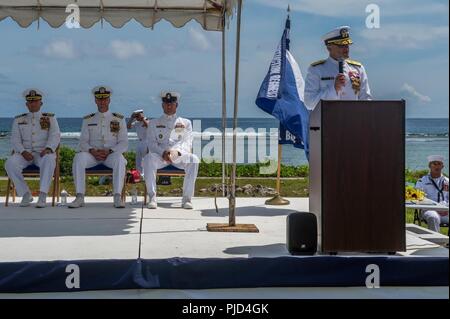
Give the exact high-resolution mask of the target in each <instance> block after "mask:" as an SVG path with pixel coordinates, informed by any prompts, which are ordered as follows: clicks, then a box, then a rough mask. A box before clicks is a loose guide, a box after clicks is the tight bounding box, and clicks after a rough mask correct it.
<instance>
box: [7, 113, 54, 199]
mask: <svg viewBox="0 0 450 319" xmlns="http://www.w3.org/2000/svg"><path fill="white" fill-rule="evenodd" d="M60 139H61V134H60V130H59V125H58V121H57V120H56V118H55V116H54V114H52V113H42V112H40V111H39V112H34V113H33V112H29V113H24V114H22V115H19V116H16V118H15V119H14V121H13V125H12V130H11V145H12V148H13V150H14V154H13V155H12V156H11V157H10V158H8V160H7V161H6V163H5V169H6V172H7V173H8V176H9V177H10V178H11V180H12V182H13V183H14V185H15V187H16V190H17V193H18V194H19V196H23V195H24V194H26V193H30V189H29V188H28V186H27V184H26V182H25V180H24V178H23V175H22V170H23V169H24V168H26V167H27V166H29V165H32V164H35V165H36V166H38V167H39V168H40V181H39V183H40V192H42V193H48V190H49V188H50V184H51V180H52V177H53V173H54V170H55V166H56V154H55V151H56V148H57V147H58V145H59V143H60ZM46 148H49V149H51V150H52V152H53V153H51V154H46V155H44V156H43V157H41V155H40V153H41V152H42V151H43V150H44V149H46ZM23 151H27V152H29V153H31V154H32V155H33V160H31V161H27V160H25V158H24V157H23V156H22V155H21V153H22V152H23Z"/></svg>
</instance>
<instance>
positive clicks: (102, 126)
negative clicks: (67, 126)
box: [79, 111, 128, 153]
mask: <svg viewBox="0 0 450 319" xmlns="http://www.w3.org/2000/svg"><path fill="white" fill-rule="evenodd" d="M91 148H97V149H111V150H113V151H114V152H119V153H124V152H126V151H127V149H128V131H127V125H126V123H125V119H124V116H123V115H121V114H118V113H112V112H110V111H107V112H104V113H100V112H97V113H92V114H89V115H87V116H85V117H84V119H83V124H82V125H81V136H80V145H79V149H80V151H82V152H89V149H91Z"/></svg>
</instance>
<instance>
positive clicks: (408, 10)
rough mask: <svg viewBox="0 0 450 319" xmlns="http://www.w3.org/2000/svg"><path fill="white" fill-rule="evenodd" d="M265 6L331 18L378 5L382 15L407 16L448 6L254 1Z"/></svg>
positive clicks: (385, 0) (411, 0)
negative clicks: (289, 8) (288, 7)
mask: <svg viewBox="0 0 450 319" xmlns="http://www.w3.org/2000/svg"><path fill="white" fill-rule="evenodd" d="M252 1H253V2H254V3H258V4H261V5H265V6H270V7H275V8H280V9H286V8H287V6H288V4H289V5H290V7H291V10H293V11H300V12H305V13H310V14H317V15H322V16H329V17H358V16H367V13H366V11H365V10H366V6H367V5H369V4H372V3H374V4H377V5H378V6H379V7H380V13H381V15H382V16H383V15H386V16H406V15H411V14H420V15H424V14H446V12H448V4H444V3H438V2H436V1H434V2H433V1H423V0H395V1H393V0H376V1H374V0H339V1H336V0H252Z"/></svg>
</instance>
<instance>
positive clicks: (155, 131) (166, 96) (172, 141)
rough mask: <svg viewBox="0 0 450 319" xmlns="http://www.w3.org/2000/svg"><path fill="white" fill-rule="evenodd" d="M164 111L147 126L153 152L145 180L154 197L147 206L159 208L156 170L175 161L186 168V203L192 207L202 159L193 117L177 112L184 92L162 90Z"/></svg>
mask: <svg viewBox="0 0 450 319" xmlns="http://www.w3.org/2000/svg"><path fill="white" fill-rule="evenodd" d="M161 99H162V108H163V111H164V114H163V115H162V116H161V117H160V118H159V119H153V120H152V121H151V122H150V125H149V128H148V130H147V133H148V136H147V145H148V150H149V153H148V154H147V155H146V156H145V157H144V172H145V183H146V186H147V192H148V196H149V198H150V200H149V202H148V204H147V207H148V208H150V209H155V208H156V207H157V203H156V172H157V170H158V169H160V168H163V167H166V166H168V165H173V166H175V167H177V168H181V169H184V170H185V172H186V176H185V177H184V183H183V200H182V206H183V208H185V209H192V208H193V206H192V203H191V199H192V196H193V195H194V188H195V180H196V178H197V173H198V165H199V160H198V157H197V156H196V155H194V154H192V124H191V121H190V120H188V119H185V118H182V117H178V116H177V115H176V112H177V107H178V102H179V99H180V95H179V94H178V93H176V92H161Z"/></svg>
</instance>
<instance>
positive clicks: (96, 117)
mask: <svg viewBox="0 0 450 319" xmlns="http://www.w3.org/2000/svg"><path fill="white" fill-rule="evenodd" d="M92 94H93V95H94V96H95V103H96V104H97V108H98V112H96V113H92V114H89V115H87V116H85V117H84V119H83V124H82V126H81V136H80V145H79V153H77V154H76V155H75V158H74V160H73V165H72V172H73V179H74V181H75V189H76V193H77V194H76V198H75V200H74V201H73V202H72V203H71V204H69V208H78V207H81V206H84V193H85V188H86V182H85V178H86V177H85V175H86V174H85V171H86V168H91V167H94V166H96V165H98V164H104V165H105V166H107V167H109V168H112V169H113V188H114V207H116V208H124V207H125V204H124V203H123V201H122V199H121V193H122V188H123V186H124V185H123V183H124V179H125V173H126V165H127V160H126V159H125V157H124V156H123V153H124V152H126V151H127V149H128V132H127V127H126V123H125V119H124V116H123V115H121V114H119V113H112V112H110V111H109V103H110V101H111V100H110V96H111V94H112V90H111V89H110V88H108V87H106V86H97V87H95V88H94V89H93V90H92Z"/></svg>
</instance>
